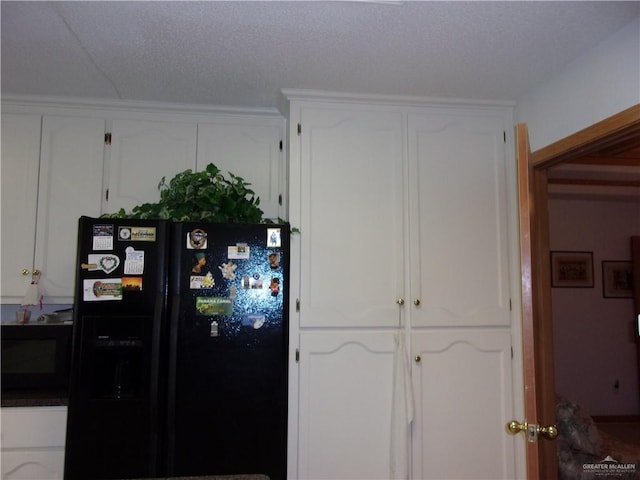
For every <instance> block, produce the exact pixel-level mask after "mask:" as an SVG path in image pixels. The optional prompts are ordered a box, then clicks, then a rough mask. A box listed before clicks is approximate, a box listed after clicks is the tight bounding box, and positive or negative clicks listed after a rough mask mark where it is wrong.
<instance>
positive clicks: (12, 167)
mask: <svg viewBox="0 0 640 480" xmlns="http://www.w3.org/2000/svg"><path fill="white" fill-rule="evenodd" d="M40 119H41V117H40V116H35V115H21V114H5V113H3V115H2V127H3V128H2V145H3V147H2V170H3V171H2V262H3V266H2V282H3V291H2V301H3V303H19V302H20V300H21V299H22V297H23V296H24V294H25V291H26V285H27V283H28V281H30V280H31V276H30V275H27V276H26V277H24V278H21V277H22V275H21V270H22V269H27V270H30V271H32V270H34V269H36V270H39V271H40V272H41V277H40V285H41V291H42V293H43V294H44V295H46V301H47V302H49V303H71V301H72V297H73V284H74V280H75V268H74V265H75V260H76V259H75V253H76V237H77V221H78V217H80V216H81V215H90V216H96V215H99V214H100V202H101V192H102V163H103V152H104V128H105V122H104V120H100V119H95V118H88V117H87V118H85V117H66V116H44V117H43V118H42V130H40V121H41V120H40ZM5 127H6V128H5ZM36 140H37V141H36ZM5 153H6V155H5ZM5 167H6V170H5ZM5 188H6V189H5ZM5 213H6V214H7V215H6V216H5ZM36 219H37V220H36ZM5 240H7V243H6V244H5ZM5 262H6V263H5ZM5 279H6V281H7V283H5ZM25 280H26V281H25Z"/></svg>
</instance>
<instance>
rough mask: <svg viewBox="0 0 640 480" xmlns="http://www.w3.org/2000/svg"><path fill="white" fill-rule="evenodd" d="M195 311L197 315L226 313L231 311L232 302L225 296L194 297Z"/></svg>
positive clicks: (228, 314) (229, 313)
mask: <svg viewBox="0 0 640 480" xmlns="http://www.w3.org/2000/svg"><path fill="white" fill-rule="evenodd" d="M196 311H197V312H198V314H199V315H204V316H207V317H208V316H211V315H227V316H230V315H231V314H232V313H233V302H232V301H231V299H230V298H225V297H196Z"/></svg>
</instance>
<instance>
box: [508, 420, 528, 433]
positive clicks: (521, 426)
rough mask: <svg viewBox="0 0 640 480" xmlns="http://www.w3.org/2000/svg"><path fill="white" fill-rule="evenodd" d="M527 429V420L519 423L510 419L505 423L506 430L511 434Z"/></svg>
mask: <svg viewBox="0 0 640 480" xmlns="http://www.w3.org/2000/svg"><path fill="white" fill-rule="evenodd" d="M526 429H527V422H524V423H520V422H516V421H515V420H511V421H510V422H509V423H507V430H508V431H509V433H510V434H511V435H515V434H517V433H520V432H522V431H524V430H526Z"/></svg>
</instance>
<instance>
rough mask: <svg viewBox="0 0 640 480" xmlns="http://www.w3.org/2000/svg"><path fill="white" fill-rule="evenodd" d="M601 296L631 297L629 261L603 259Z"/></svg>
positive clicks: (631, 283)
mask: <svg viewBox="0 0 640 480" xmlns="http://www.w3.org/2000/svg"><path fill="white" fill-rule="evenodd" d="M602 296H603V297H604V298H633V274H632V270H631V262H626V261H622V260H616V261H614V260H604V261H603V262H602Z"/></svg>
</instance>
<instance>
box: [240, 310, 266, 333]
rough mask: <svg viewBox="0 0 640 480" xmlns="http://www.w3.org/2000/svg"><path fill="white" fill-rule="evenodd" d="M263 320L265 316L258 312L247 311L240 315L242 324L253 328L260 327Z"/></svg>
mask: <svg viewBox="0 0 640 480" xmlns="http://www.w3.org/2000/svg"><path fill="white" fill-rule="evenodd" d="M265 321H266V319H265V316H264V315H261V314H259V313H248V314H246V315H243V316H242V326H244V327H251V328H253V329H255V330H257V329H259V328H260V327H262V326H263V325H264V323H265Z"/></svg>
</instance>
